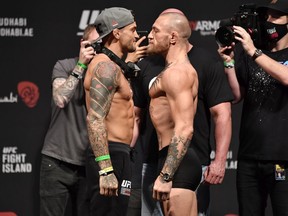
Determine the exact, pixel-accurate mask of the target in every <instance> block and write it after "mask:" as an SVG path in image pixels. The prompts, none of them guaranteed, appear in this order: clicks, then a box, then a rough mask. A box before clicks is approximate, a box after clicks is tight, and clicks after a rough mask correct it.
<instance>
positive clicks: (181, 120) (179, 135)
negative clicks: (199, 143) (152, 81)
mask: <svg viewBox="0 0 288 216" xmlns="http://www.w3.org/2000/svg"><path fill="white" fill-rule="evenodd" d="M181 88H182V87H181ZM181 88H180V89H181ZM180 89H179V88H178V90H177V91H174V92H173V91H168V93H167V98H168V101H169V104H170V106H171V116H172V118H173V121H174V130H173V134H172V138H171V140H170V144H169V148H168V154H167V157H166V161H165V164H164V166H163V168H162V171H163V172H164V173H169V174H170V175H171V177H173V175H174V174H175V172H176V171H177V169H178V167H179V164H180V162H181V161H182V159H183V158H184V156H185V154H186V152H187V149H188V147H189V145H190V142H191V140H192V136H193V121H194V115H195V110H194V109H193V107H195V104H194V103H197V102H195V101H194V100H193V95H192V94H191V89H189V88H184V89H183V88H182V89H181V90H180Z"/></svg>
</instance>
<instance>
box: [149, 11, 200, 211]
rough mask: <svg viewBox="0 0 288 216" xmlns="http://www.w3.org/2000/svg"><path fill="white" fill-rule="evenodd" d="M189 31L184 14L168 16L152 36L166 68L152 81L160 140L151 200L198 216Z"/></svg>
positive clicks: (154, 48)
mask: <svg viewBox="0 0 288 216" xmlns="http://www.w3.org/2000/svg"><path fill="white" fill-rule="evenodd" d="M190 35H191V29H190V26H189V22H188V20H187V18H186V17H185V16H184V15H183V14H178V13H169V12H168V13H164V14H160V16H159V17H158V18H157V19H156V21H155V22H154V24H153V26H152V30H151V32H150V34H149V36H148V38H149V47H148V50H147V51H148V52H149V53H150V54H151V53H155V54H161V55H162V56H163V57H164V58H165V60H166V67H165V69H164V70H163V71H162V72H161V73H160V74H159V75H158V76H157V78H156V79H153V80H152V81H151V83H150V90H149V95H150V97H151V102H150V115H151V119H152V122H153V124H154V126H155V128H156V131H157V136H158V142H159V171H160V172H159V176H158V177H157V179H156V180H155V183H154V187H153V197H154V198H155V199H157V200H160V201H162V204H163V209H164V213H165V215H175V216H177V215H179V216H180V215H181V216H185V215H187V216H192V215H193V216H194V215H197V206H196V207H195V193H194V190H196V188H197V186H198V185H199V182H200V180H201V173H202V170H201V163H200V161H199V159H198V157H197V155H196V154H195V152H194V150H193V149H192V148H189V146H190V142H191V139H192V136H193V120H194V115H195V112H196V107H197V100H198V99H197V94H198V77H197V73H196V70H195V69H194V68H193V66H192V65H191V64H190V61H189V59H188V57H187V44H188V43H187V42H188V38H189V37H190Z"/></svg>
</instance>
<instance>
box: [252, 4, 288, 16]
mask: <svg viewBox="0 0 288 216" xmlns="http://www.w3.org/2000/svg"><path fill="white" fill-rule="evenodd" d="M257 9H258V10H268V9H272V10H275V11H279V12H281V13H284V14H288V13H287V11H285V10H284V9H283V8H281V7H279V5H274V4H271V5H266V6H259V7H258V8H257Z"/></svg>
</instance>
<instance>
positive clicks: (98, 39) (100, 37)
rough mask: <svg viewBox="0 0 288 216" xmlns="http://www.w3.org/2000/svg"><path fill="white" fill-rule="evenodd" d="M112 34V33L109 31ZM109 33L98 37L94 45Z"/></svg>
mask: <svg viewBox="0 0 288 216" xmlns="http://www.w3.org/2000/svg"><path fill="white" fill-rule="evenodd" d="M111 32H112V31H111ZM111 32H108V33H106V34H103V35H101V36H99V37H98V38H97V39H96V40H95V41H94V43H95V42H99V41H100V40H102V38H104V37H106V36H107V35H108V34H110V33H111Z"/></svg>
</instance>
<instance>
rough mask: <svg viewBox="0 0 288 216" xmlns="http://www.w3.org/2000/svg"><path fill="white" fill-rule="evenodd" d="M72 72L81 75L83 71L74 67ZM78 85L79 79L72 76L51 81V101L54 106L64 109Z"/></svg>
mask: <svg viewBox="0 0 288 216" xmlns="http://www.w3.org/2000/svg"><path fill="white" fill-rule="evenodd" d="M73 72H75V73H77V74H82V73H83V72H84V70H83V69H82V68H81V67H79V66H77V65H76V66H75V68H74V70H73ZM78 83H79V79H77V78H76V77H74V76H69V77H68V78H67V79H65V78H56V79H55V80H54V81H53V100H54V102H55V104H56V106H58V107H60V108H64V107H65V106H66V105H67V104H68V103H69V101H70V100H71V98H72V97H73V95H74V93H75V89H76V87H77V85H78Z"/></svg>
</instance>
